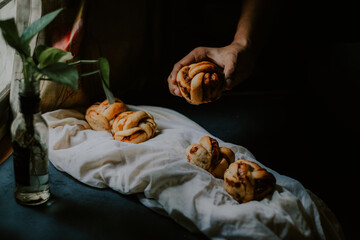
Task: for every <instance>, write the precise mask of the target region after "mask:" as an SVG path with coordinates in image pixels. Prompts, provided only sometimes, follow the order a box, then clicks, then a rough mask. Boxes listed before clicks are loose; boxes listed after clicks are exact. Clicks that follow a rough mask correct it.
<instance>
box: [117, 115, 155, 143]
mask: <svg viewBox="0 0 360 240" xmlns="http://www.w3.org/2000/svg"><path fill="white" fill-rule="evenodd" d="M156 128H157V125H156V123H155V121H154V118H153V116H152V115H151V114H150V113H147V112H144V111H135V112H133V111H127V112H123V113H121V114H119V115H118V116H117V117H116V118H115V120H114V122H113V124H112V132H113V136H114V139H116V140H119V141H122V142H129V143H141V142H144V141H146V140H148V139H149V138H151V137H153V136H154V135H155V131H156Z"/></svg>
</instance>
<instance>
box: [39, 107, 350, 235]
mask: <svg viewBox="0 0 360 240" xmlns="http://www.w3.org/2000/svg"><path fill="white" fill-rule="evenodd" d="M128 108H129V109H130V110H144V111H147V112H149V113H151V114H152V115H153V116H154V119H155V122H156V123H157V125H158V131H157V134H156V135H155V137H153V138H152V139H149V140H148V141H146V142H143V143H140V144H131V143H123V142H119V141H117V140H114V139H113V138H112V135H111V134H110V133H108V132H106V131H93V130H91V129H90V127H89V125H88V124H87V122H86V120H85V119H84V115H83V114H82V113H80V112H77V111H75V110H64V109H60V110H56V111H53V112H48V113H45V114H43V117H44V118H45V120H46V122H47V123H48V125H49V159H50V161H51V162H52V163H53V165H54V166H55V167H56V168H57V169H58V170H60V171H64V172H66V173H68V174H70V175H71V176H72V177H74V178H75V179H77V180H79V181H81V182H83V183H85V184H88V185H90V186H93V187H98V188H111V189H113V190H115V191H118V192H120V193H122V194H135V193H136V194H140V196H141V194H142V196H144V197H143V198H140V201H141V202H142V203H143V204H144V205H145V206H147V207H150V208H152V209H154V210H155V211H157V212H159V213H161V212H162V213H165V214H167V215H168V216H170V217H171V218H173V219H174V220H175V221H176V222H178V223H179V224H181V225H183V226H185V227H186V228H187V229H189V230H190V231H201V232H203V233H204V234H205V235H207V236H208V237H209V238H211V239H343V235H342V232H341V228H340V227H339V224H338V222H337V221H336V220H335V218H334V216H333V215H332V213H331V211H330V210H329V209H328V208H327V207H326V206H325V205H324V204H323V203H322V201H321V200H320V199H318V198H317V197H316V196H315V195H314V194H311V192H309V191H307V190H306V189H305V188H304V187H303V186H302V185H301V184H300V183H299V182H298V181H296V180H294V179H292V178H289V177H286V176H284V175H280V174H278V173H277V172H275V171H273V170H272V169H269V168H266V166H263V165H262V164H261V163H259V162H258V161H257V160H256V159H255V158H254V156H253V155H252V154H251V153H250V152H249V151H248V150H247V149H245V148H244V147H242V146H239V145H235V144H231V143H227V142H223V141H222V140H221V139H218V138H216V137H215V136H212V135H211V134H210V133H209V132H207V131H206V130H205V129H203V128H202V127H201V126H199V125H198V124H196V123H195V122H193V121H191V120H190V119H188V118H186V117H185V116H183V115H181V114H180V113H178V112H175V111H173V110H171V109H166V108H161V107H153V106H132V105H128ZM206 135H209V136H211V137H214V138H216V139H217V140H218V141H219V145H220V146H225V147H229V148H231V149H232V150H233V151H234V153H235V157H236V159H240V158H245V159H247V160H250V161H255V162H257V163H258V164H259V165H260V166H263V167H265V168H266V169H267V170H268V171H270V172H271V173H273V174H274V176H275V177H276V184H277V186H276V190H275V192H274V193H273V194H272V196H270V197H267V198H265V199H263V200H262V201H251V202H248V203H243V204H239V203H238V202H236V201H235V200H233V199H232V197H231V196H230V195H229V194H228V193H227V192H226V191H225V190H224V187H223V180H222V179H216V178H214V177H213V176H212V175H211V174H210V173H208V172H207V171H205V170H203V169H201V168H199V167H197V166H194V165H192V164H190V163H189V162H188V161H187V159H186V155H185V149H186V148H187V147H188V146H189V145H190V144H192V143H198V142H199V140H200V138H201V137H203V136H206Z"/></svg>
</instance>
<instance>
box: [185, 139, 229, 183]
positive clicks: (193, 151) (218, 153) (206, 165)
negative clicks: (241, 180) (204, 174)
mask: <svg viewBox="0 0 360 240" xmlns="http://www.w3.org/2000/svg"><path fill="white" fill-rule="evenodd" d="M185 153H186V158H187V159H188V160H189V162H190V163H192V164H194V165H196V166H198V167H201V168H202V169H205V170H206V171H208V172H210V173H211V174H212V175H213V176H214V177H217V178H223V177H224V172H225V170H226V169H227V168H228V166H229V165H230V164H231V163H232V162H234V160H235V154H234V152H233V151H232V150H231V149H230V148H227V147H219V143H218V141H216V139H214V138H211V137H209V136H205V137H202V138H201V139H200V141H199V144H191V145H190V146H188V147H187V149H186V151H185Z"/></svg>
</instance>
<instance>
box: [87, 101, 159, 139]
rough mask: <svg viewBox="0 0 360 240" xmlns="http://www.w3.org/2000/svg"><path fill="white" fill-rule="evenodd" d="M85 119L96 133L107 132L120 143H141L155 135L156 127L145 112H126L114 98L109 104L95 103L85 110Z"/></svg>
mask: <svg viewBox="0 0 360 240" xmlns="http://www.w3.org/2000/svg"><path fill="white" fill-rule="evenodd" d="M85 119H86V121H87V122H88V123H89V125H90V127H91V128H92V129H93V130H96V131H108V132H110V133H112V135H113V137H114V139H116V140H119V141H121V142H129V143H141V142H144V141H146V140H148V139H150V138H152V137H153V136H154V135H155V132H156V129H157V125H156V123H155V121H154V118H153V116H152V115H151V114H150V113H148V112H145V111H127V107H126V105H125V103H124V102H123V101H121V100H120V99H117V98H115V102H114V103H113V104H110V103H109V101H108V100H107V99H106V100H105V101H103V102H101V103H99V102H97V103H95V104H93V105H92V106H90V107H89V108H88V109H87V110H86V114H85Z"/></svg>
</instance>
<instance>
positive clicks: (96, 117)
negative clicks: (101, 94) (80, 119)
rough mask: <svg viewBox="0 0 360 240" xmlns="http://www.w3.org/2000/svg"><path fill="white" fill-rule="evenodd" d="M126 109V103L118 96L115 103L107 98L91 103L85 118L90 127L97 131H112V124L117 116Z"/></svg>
mask: <svg viewBox="0 0 360 240" xmlns="http://www.w3.org/2000/svg"><path fill="white" fill-rule="evenodd" d="M124 111H126V105H125V104H124V103H123V102H122V101H121V100H120V99H118V98H115V101H114V103H113V104H110V103H109V101H108V100H107V99H106V100H105V101H103V102H102V103H99V102H97V103H95V104H94V105H91V106H90V107H89V108H88V109H87V110H86V114H85V119H86V121H87V122H88V123H89V125H90V127H91V128H92V129H94V130H96V131H103V130H105V131H111V125H112V122H113V121H114V119H115V117H116V116H117V115H119V114H120V113H122V112H124Z"/></svg>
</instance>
